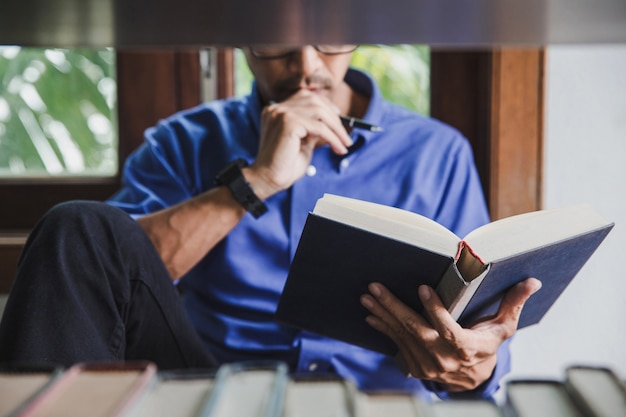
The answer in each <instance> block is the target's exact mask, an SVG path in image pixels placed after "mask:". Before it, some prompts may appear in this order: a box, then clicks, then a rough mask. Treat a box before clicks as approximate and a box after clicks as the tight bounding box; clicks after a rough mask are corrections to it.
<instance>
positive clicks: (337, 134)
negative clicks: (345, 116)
mask: <svg viewBox="0 0 626 417" xmlns="http://www.w3.org/2000/svg"><path fill="white" fill-rule="evenodd" d="M265 113H267V114H268V117H267V121H268V122H269V123H272V122H278V123H282V124H285V126H287V125H289V126H294V127H295V126H297V127H299V128H301V129H302V128H303V129H304V130H305V134H304V135H301V133H298V134H299V135H301V136H300V137H299V139H300V140H304V141H307V142H313V143H314V145H316V146H320V145H324V144H328V145H329V146H330V147H331V149H332V150H333V152H335V153H337V154H340V155H344V154H346V153H347V152H348V150H347V147H348V146H350V145H352V139H351V138H350V136H349V135H348V132H347V131H346V129H345V128H344V126H343V124H342V123H341V119H340V118H339V113H338V111H337V109H336V108H335V106H334V105H333V104H332V103H331V102H330V101H329V100H327V99H326V98H324V97H322V96H320V95H318V94H315V93H312V92H310V91H306V90H302V91H299V92H298V93H296V94H295V95H294V96H292V97H290V98H289V99H287V100H285V101H283V102H281V103H273V104H270V105H269V106H268V107H267V108H266V109H265ZM286 114H288V115H289V116H290V117H284V116H285V115H286ZM287 130H289V129H287Z"/></svg>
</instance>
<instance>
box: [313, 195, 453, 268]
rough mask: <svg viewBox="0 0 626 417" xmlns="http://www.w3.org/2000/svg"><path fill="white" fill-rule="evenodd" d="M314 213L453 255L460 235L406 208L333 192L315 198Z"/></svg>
mask: <svg viewBox="0 0 626 417" xmlns="http://www.w3.org/2000/svg"><path fill="white" fill-rule="evenodd" d="M313 213H314V214H317V215H319V216H322V217H325V218H328V219H331V220H335V221H337V222H341V223H344V224H347V225H350V226H353V227H357V228H359V229H364V230H368V231H370V232H373V233H376V234H379V235H382V236H386V237H389V238H391V239H395V240H399V241H401V242H405V243H409V244H411V245H414V246H419V247H422V248H425V249H429V250H431V251H433V252H437V253H440V254H443V255H448V256H451V257H454V256H455V255H456V253H457V251H458V245H459V241H460V238H459V237H458V236H456V235H455V234H454V233H452V232H451V231H450V230H448V229H446V228H445V227H444V226H442V225H440V224H439V223H437V222H435V221H434V220H431V219H429V218H427V217H424V216H421V215H419V214H417V213H413V212H410V211H407V210H402V209H399V208H396V207H390V206H385V205H383V204H377V203H371V202H368V201H362V200H357V199H353V198H348V197H341V196H337V195H333V194H324V196H323V197H322V198H320V199H319V200H318V201H317V204H316V205H315V208H314V210H313Z"/></svg>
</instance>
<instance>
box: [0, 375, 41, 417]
mask: <svg viewBox="0 0 626 417" xmlns="http://www.w3.org/2000/svg"><path fill="white" fill-rule="evenodd" d="M51 375H52V374H49V373H43V374H28V373H24V374H20V373H15V374H0V393H2V395H0V416H5V415H7V414H8V413H9V411H13V410H15V409H16V408H17V407H18V406H19V405H20V404H22V402H24V401H26V400H27V399H28V398H29V397H31V396H32V395H34V394H35V393H36V392H37V391H38V390H40V389H41V388H43V386H44V385H46V384H47V383H48V381H49V380H50V378H51Z"/></svg>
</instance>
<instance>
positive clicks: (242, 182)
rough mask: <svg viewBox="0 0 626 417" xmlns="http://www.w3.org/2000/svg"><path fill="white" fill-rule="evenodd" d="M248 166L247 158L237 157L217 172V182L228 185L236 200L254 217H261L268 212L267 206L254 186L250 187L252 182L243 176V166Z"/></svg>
mask: <svg viewBox="0 0 626 417" xmlns="http://www.w3.org/2000/svg"><path fill="white" fill-rule="evenodd" d="M247 166H248V163H247V162H246V160H245V159H243V158H238V159H235V160H234V161H233V162H231V163H230V164H228V165H227V166H226V167H225V168H224V169H223V170H222V171H220V173H219V174H217V176H216V177H215V183H216V184H217V185H225V186H226V187H228V189H229V190H230V192H231V193H232V195H233V197H234V198H235V200H237V202H238V203H239V204H241V206H243V208H245V209H246V210H247V211H248V212H250V214H252V215H253V216H254V218H259V217H261V216H262V215H263V214H265V213H266V212H267V206H266V205H265V203H264V202H263V201H261V199H260V198H259V197H258V196H257V195H256V194H254V191H253V190H252V187H250V184H248V182H247V181H246V178H245V177H244V176H243V172H242V171H241V168H244V167H247Z"/></svg>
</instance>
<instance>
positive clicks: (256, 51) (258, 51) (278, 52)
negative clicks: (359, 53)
mask: <svg viewBox="0 0 626 417" xmlns="http://www.w3.org/2000/svg"><path fill="white" fill-rule="evenodd" d="M313 48H315V50H316V51H317V52H319V53H320V54H324V55H341V54H349V53H350V52H354V51H355V50H356V48H358V45H313ZM300 49H302V48H281V47H258V48H256V47H255V48H250V53H251V54H252V56H253V57H255V58H257V59H281V58H287V57H289V56H291V55H293V54H295V53H296V52H298V51H299V50H300Z"/></svg>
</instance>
